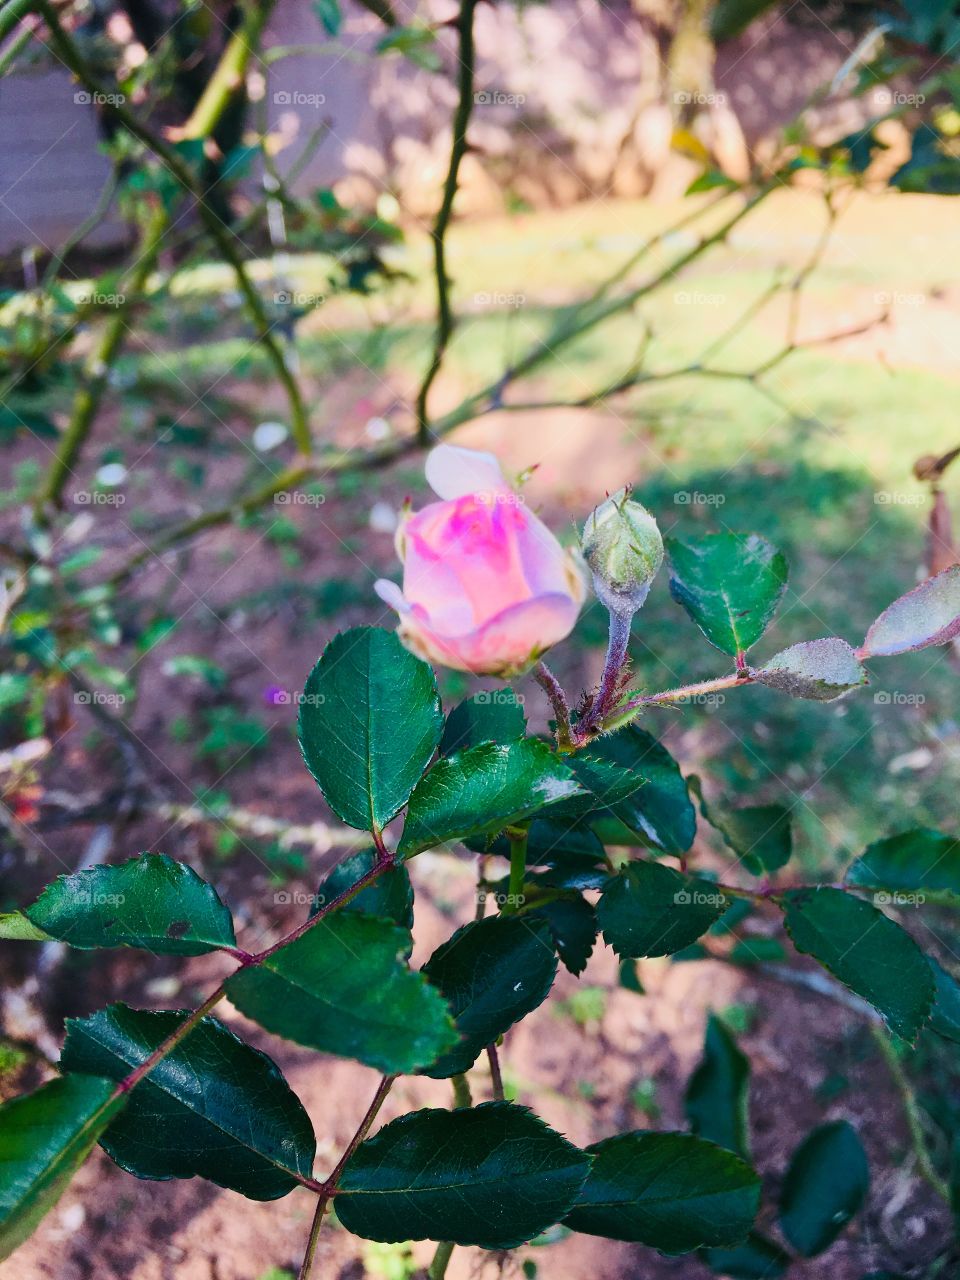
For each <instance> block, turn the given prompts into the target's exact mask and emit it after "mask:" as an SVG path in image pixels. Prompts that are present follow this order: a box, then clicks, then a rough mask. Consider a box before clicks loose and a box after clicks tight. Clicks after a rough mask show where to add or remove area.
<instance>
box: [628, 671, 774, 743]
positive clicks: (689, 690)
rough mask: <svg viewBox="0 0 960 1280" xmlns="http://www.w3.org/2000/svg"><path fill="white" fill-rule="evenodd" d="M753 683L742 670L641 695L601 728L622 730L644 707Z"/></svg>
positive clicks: (746, 672)
mask: <svg viewBox="0 0 960 1280" xmlns="http://www.w3.org/2000/svg"><path fill="white" fill-rule="evenodd" d="M753 683H754V677H753V675H752V673H751V672H750V671H749V670H743V671H736V672H734V673H733V674H732V675H729V676H717V677H716V678H715V679H713V680H700V681H698V682H697V683H696V684H682V685H678V686H677V688H675V689H664V690H662V691H661V692H660V693H641V694H638V695H637V696H636V697H633V698H630V699H629V700H628V701H627V702H625V703H624V704H623V706H622V707H618V708H617V709H616V710H615V711H613V712H612V713H611V714H610V715H609V716H608V717H607V718H606V720H605V721H604V722H603V728H604V730H606V731H608V732H609V731H610V730H613V729H620V728H622V727H623V726H624V725H626V724H629V723H630V721H631V720H634V719H635V718H636V716H637V715H638V714H639V712H640V711H641V710H642V709H643V708H644V707H662V706H671V705H672V704H673V703H675V702H686V701H688V700H689V699H690V698H699V697H703V696H704V695H705V694H708V693H718V692H719V691H720V690H722V689H734V688H736V687H737V686H738V685H747V684H753Z"/></svg>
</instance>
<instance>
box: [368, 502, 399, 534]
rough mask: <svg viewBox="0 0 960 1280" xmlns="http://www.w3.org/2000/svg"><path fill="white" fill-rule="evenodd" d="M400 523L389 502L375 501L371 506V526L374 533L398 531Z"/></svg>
mask: <svg viewBox="0 0 960 1280" xmlns="http://www.w3.org/2000/svg"><path fill="white" fill-rule="evenodd" d="M399 523H400V520H399V517H398V516H397V513H396V511H395V510H394V508H393V507H391V505H390V503H389V502H375V503H374V504H373V506H372V507H371V508H370V528H371V529H372V530H373V531H374V533H396V531H397V525H398V524H399Z"/></svg>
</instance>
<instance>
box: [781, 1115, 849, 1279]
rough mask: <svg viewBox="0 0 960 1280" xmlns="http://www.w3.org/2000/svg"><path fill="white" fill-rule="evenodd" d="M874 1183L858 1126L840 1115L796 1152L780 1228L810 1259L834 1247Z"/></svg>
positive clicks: (788, 1175) (784, 1193) (783, 1196)
mask: <svg viewBox="0 0 960 1280" xmlns="http://www.w3.org/2000/svg"><path fill="white" fill-rule="evenodd" d="M869 1186H870V1170H869V1168H868V1166H867V1157H866V1154H865V1153H864V1150H863V1147H862V1146H861V1144H860V1139H859V1138H858V1137H857V1134H856V1130H855V1129H853V1128H852V1127H851V1126H850V1125H849V1124H847V1122H846V1120H835V1121H834V1122H833V1123H832V1124H824V1125H821V1126H820V1127H819V1128H818V1129H814V1130H813V1132H812V1133H809V1134H808V1135H807V1136H806V1138H804V1140H803V1142H801V1144H800V1146H799V1147H798V1148H797V1149H796V1151H795V1152H794V1153H793V1158H792V1159H791V1161H790V1167H789V1168H788V1169H787V1173H786V1177H785V1178H784V1180H783V1190H782V1191H781V1193H780V1227H781V1229H782V1231H783V1234H784V1235H785V1236H786V1238H787V1239H788V1240H789V1242H790V1243H791V1244H792V1245H793V1247H794V1248H795V1249H796V1250H797V1252H798V1253H800V1254H802V1255H803V1256H804V1257H805V1258H813V1257H815V1256H816V1255H817V1254H818V1253H822V1252H823V1251H824V1249H828V1248H829V1247H830V1245H831V1244H833V1242H834V1240H836V1238H837V1236H838V1235H839V1234H840V1232H841V1231H842V1230H843V1229H844V1227H845V1226H846V1225H847V1223H848V1222H849V1221H850V1219H851V1218H852V1217H853V1215H854V1214H855V1213H856V1212H857V1210H858V1209H859V1208H860V1206H861V1205H862V1204H863V1201H864V1199H865V1198H866V1194H867V1191H868V1189H869Z"/></svg>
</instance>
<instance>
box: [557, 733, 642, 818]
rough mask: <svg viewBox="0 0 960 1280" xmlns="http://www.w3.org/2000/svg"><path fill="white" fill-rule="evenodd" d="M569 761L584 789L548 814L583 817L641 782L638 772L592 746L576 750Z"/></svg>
mask: <svg viewBox="0 0 960 1280" xmlns="http://www.w3.org/2000/svg"><path fill="white" fill-rule="evenodd" d="M569 764H570V768H571V770H572V771H573V776H574V777H575V778H576V780H577V782H579V783H580V786H581V787H582V788H583V793H582V794H581V795H578V796H572V797H571V798H570V799H569V800H564V801H562V803H560V804H558V805H557V806H556V808H555V809H554V811H553V814H552V815H551V816H553V817H554V818H555V819H558V820H563V821H566V820H567V819H569V818H580V817H585V816H586V815H587V814H592V813H597V812H599V811H601V810H603V809H609V808H612V807H613V806H615V805H617V804H620V803H621V802H622V801H624V800H627V799H628V798H629V797H630V796H632V795H634V794H635V793H636V792H637V791H639V789H640V788H641V787H642V786H643V785H644V779H643V777H642V775H641V774H639V773H638V772H636V771H635V770H633V769H629V768H624V767H623V765H621V764H617V763H615V762H614V761H612V760H609V759H607V758H605V757H604V756H603V755H601V754H599V753H598V752H596V751H593V750H587V751H578V752H577V753H576V755H573V756H570V757H569Z"/></svg>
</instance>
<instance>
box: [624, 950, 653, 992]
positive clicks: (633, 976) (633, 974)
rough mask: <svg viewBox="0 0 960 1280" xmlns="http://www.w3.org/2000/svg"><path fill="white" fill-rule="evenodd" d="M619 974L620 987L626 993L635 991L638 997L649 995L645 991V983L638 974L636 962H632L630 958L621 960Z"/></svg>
mask: <svg viewBox="0 0 960 1280" xmlns="http://www.w3.org/2000/svg"><path fill="white" fill-rule="evenodd" d="M618 973H619V978H620V985H621V987H623V988H624V990H625V991H633V992H634V993H635V994H636V995H638V996H645V995H646V994H647V993H646V991H644V989H643V983H642V982H641V981H640V975H639V973H637V964H636V961H635V960H631V959H629V957H628V958H627V959H626V960H621V961H620V968H619V971H618Z"/></svg>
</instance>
